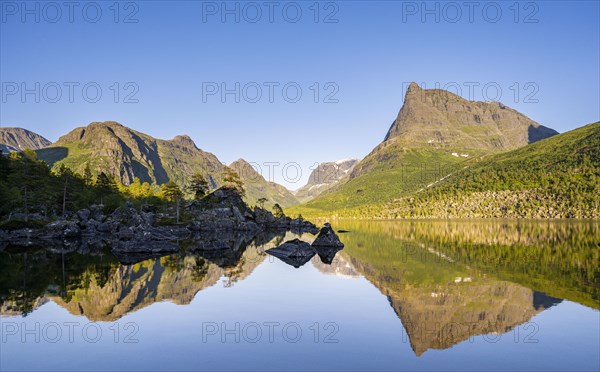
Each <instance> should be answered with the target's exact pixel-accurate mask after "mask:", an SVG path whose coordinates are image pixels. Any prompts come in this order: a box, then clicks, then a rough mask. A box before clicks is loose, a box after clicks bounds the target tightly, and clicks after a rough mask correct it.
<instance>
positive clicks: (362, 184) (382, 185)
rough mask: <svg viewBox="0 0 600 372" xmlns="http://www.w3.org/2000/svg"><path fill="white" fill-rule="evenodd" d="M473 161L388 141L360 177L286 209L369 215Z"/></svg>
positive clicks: (306, 213) (311, 213)
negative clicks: (386, 203)
mask: <svg viewBox="0 0 600 372" xmlns="http://www.w3.org/2000/svg"><path fill="white" fill-rule="evenodd" d="M471 153H472V152H471ZM470 156H472V155H470ZM381 159H385V161H381ZM473 161H474V159H473V158H471V159H469V158H462V157H456V156H453V155H452V154H451V153H450V152H447V151H444V150H436V149H418V148H409V147H404V146H403V144H402V143H401V142H400V141H388V142H386V143H385V147H381V146H380V148H378V149H377V151H376V152H374V153H373V154H371V155H369V156H368V157H367V158H366V159H365V160H363V161H362V162H361V164H360V165H361V167H362V168H361V174H360V175H358V176H355V177H352V178H350V180H349V181H348V182H346V183H344V184H341V185H336V186H334V187H333V188H331V189H329V190H327V191H325V192H324V193H323V194H321V195H320V196H319V197H317V198H316V199H314V200H311V201H310V202H308V203H306V204H303V205H300V206H296V207H293V208H289V213H292V215H294V214H297V213H301V214H302V215H303V216H305V217H306V216H331V215H334V214H335V215H338V216H340V217H358V216H363V215H367V216H368V215H371V214H374V213H375V212H376V211H377V210H379V209H380V208H381V207H382V206H383V204H384V203H385V202H387V201H391V200H394V199H396V198H400V197H402V196H403V195H409V194H411V193H414V192H416V191H418V190H419V189H421V188H423V187H426V186H427V185H429V184H431V183H433V182H436V181H437V180H439V179H441V178H443V177H445V176H447V175H448V174H450V173H452V172H455V171H456V170H458V169H460V168H462V167H464V166H465V165H466V164H469V163H471V162H473ZM366 168H368V169H366Z"/></svg>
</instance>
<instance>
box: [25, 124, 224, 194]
mask: <svg viewBox="0 0 600 372" xmlns="http://www.w3.org/2000/svg"><path fill="white" fill-rule="evenodd" d="M37 153H38V157H39V158H40V159H41V160H44V161H46V162H47V163H48V164H50V165H51V166H58V165H60V164H65V165H66V166H68V167H69V168H71V169H73V170H74V171H75V172H78V173H82V172H83V171H84V169H85V167H86V166H87V165H89V166H90V168H91V170H92V171H93V172H94V173H100V172H105V173H107V174H111V175H113V176H116V177H118V178H119V179H120V180H121V182H123V184H126V185H127V184H131V183H132V182H133V180H134V178H136V177H137V178H139V179H140V181H141V182H149V183H156V184H159V185H160V184H163V183H166V182H168V181H169V180H173V181H175V182H177V183H179V184H181V185H183V184H184V183H185V181H186V179H187V178H189V177H190V176H191V175H193V174H194V173H201V174H203V175H204V176H205V177H207V179H208V180H209V182H210V183H211V184H212V186H213V187H216V186H217V185H220V183H221V180H220V174H221V173H222V171H223V169H224V165H223V164H222V163H221V162H220V161H219V159H217V157H216V156H215V155H213V154H211V153H209V152H206V151H202V150H200V149H199V148H198V147H196V144H195V143H194V141H193V140H192V139H191V138H190V137H189V136H187V135H181V136H176V137H175V138H173V139H172V140H162V139H156V138H153V137H151V136H149V135H147V134H144V133H141V132H137V131H135V130H133V129H130V128H127V127H125V126H123V125H121V124H119V123H117V122H112V121H108V122H94V123H91V124H89V125H88V126H86V127H80V128H76V129H74V130H72V131H71V132H69V133H67V134H66V135H64V136H62V137H60V138H59V140H58V141H56V142H55V143H53V144H52V145H51V146H48V147H46V148H44V149H41V150H38V151H37Z"/></svg>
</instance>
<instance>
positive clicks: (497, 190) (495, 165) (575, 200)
mask: <svg viewBox="0 0 600 372" xmlns="http://www.w3.org/2000/svg"><path fill="white" fill-rule="evenodd" d="M598 195H600V122H596V123H593V124H589V125H586V126H584V127H582V128H578V129H575V130H572V131H570V132H567V133H563V134H560V135H557V136H554V137H551V138H547V139H545V140H542V141H539V142H537V143H534V144H532V145H529V146H526V147H523V148H521V149H518V150H513V151H510V152H507V153H502V154H497V155H494V156H489V157H487V158H486V159H484V160H483V161H481V162H478V163H476V164H471V165H470V166H468V167H467V168H465V169H462V170H460V171H458V172H456V173H455V174H452V175H450V176H449V177H448V178H446V179H445V180H443V181H441V182H439V183H437V184H435V185H433V186H432V187H429V188H427V189H425V190H423V191H421V192H419V193H416V194H415V195H411V196H409V197H403V198H400V199H399V200H395V201H393V202H391V203H388V204H387V205H385V206H384V207H383V208H381V210H380V211H379V213H378V214H377V215H378V216H380V217H541V218H599V217H600V197H599V196H598Z"/></svg>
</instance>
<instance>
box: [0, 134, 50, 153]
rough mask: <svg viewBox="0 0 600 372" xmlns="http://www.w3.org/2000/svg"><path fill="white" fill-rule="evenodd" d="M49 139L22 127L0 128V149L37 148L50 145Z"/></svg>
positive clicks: (3, 151) (20, 149)
mask: <svg viewBox="0 0 600 372" xmlns="http://www.w3.org/2000/svg"><path fill="white" fill-rule="evenodd" d="M50 143H51V142H50V141H48V140H47V139H45V138H44V137H42V136H40V135H39V134H37V133H34V132H32V131H29V130H27V129H23V128H0V151H1V152H2V153H4V154H5V153H9V152H11V151H23V150H25V149H31V150H38V149H41V148H44V147H46V146H48V145H50Z"/></svg>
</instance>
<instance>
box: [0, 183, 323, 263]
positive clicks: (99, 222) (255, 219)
mask: <svg viewBox="0 0 600 372" xmlns="http://www.w3.org/2000/svg"><path fill="white" fill-rule="evenodd" d="M185 215H186V219H188V220H189V222H187V223H186V224H183V223H180V224H177V223H175V221H174V219H173V216H172V213H156V212H155V208H154V207H153V206H151V205H143V206H141V207H140V208H139V209H138V208H135V207H134V206H133V205H132V204H131V203H130V202H127V203H126V204H125V205H123V206H121V207H118V208H117V209H116V210H114V211H113V212H112V213H110V214H108V215H105V214H104V213H103V212H102V208H101V207H100V206H96V205H93V206H91V207H90V208H89V209H82V210H80V211H77V212H76V213H73V214H72V215H71V216H69V218H68V219H60V220H56V221H53V222H51V223H48V224H46V225H45V226H43V227H35V228H21V229H14V230H6V231H3V230H0V241H2V242H3V243H4V246H6V245H11V246H21V247H26V246H41V247H52V249H55V250H56V251H60V250H64V249H67V246H69V247H70V248H69V249H75V248H74V247H78V246H80V245H82V244H86V245H92V246H102V245H104V246H108V247H110V248H111V250H112V251H113V253H114V254H115V255H116V256H117V257H118V258H119V260H120V261H121V262H137V261H139V260H140V259H144V258H149V257H155V256H160V255H164V254H168V253H174V252H177V251H179V249H180V245H179V244H177V243H176V242H179V241H183V240H185V241H186V245H187V249H188V250H189V251H192V252H211V251H226V250H228V251H232V252H241V251H243V248H245V247H246V246H247V245H248V244H249V242H251V241H252V239H253V238H254V237H255V236H258V235H260V234H264V233H265V232H267V231H284V232H285V231H288V230H293V231H294V232H297V233H303V232H307V231H308V232H312V233H316V231H318V229H317V227H316V226H315V225H314V224H312V223H310V222H309V221H305V220H303V219H301V218H299V219H295V220H292V219H291V218H289V217H286V216H274V215H273V213H271V212H270V211H267V210H265V209H262V208H258V207H255V208H254V209H253V210H252V209H250V208H249V207H248V206H247V205H246V203H245V202H244V201H243V199H242V197H241V196H240V194H239V192H238V191H237V190H236V189H234V188H228V187H222V188H219V189H217V190H215V191H214V192H213V193H211V194H209V195H207V196H206V197H204V198H202V199H201V200H196V201H191V202H188V203H187V205H186V206H185ZM83 242H84V243H83Z"/></svg>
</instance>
